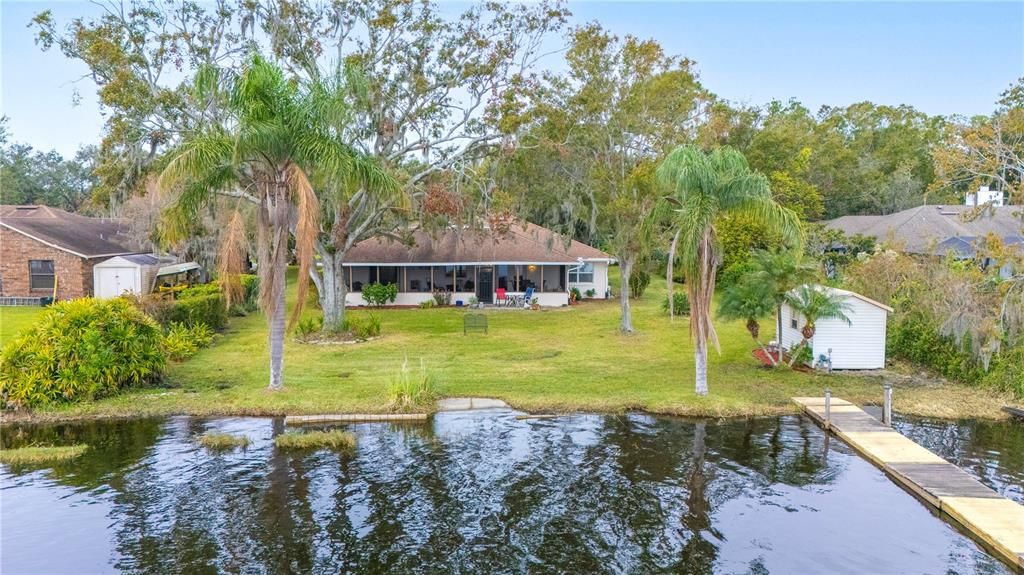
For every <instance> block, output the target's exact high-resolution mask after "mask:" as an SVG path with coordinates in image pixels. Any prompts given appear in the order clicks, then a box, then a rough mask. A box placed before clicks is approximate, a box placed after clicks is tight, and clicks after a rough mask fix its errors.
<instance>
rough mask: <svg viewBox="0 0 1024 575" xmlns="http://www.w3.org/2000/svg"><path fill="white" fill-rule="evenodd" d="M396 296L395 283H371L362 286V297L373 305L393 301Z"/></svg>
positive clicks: (376, 305) (381, 304) (378, 305)
mask: <svg viewBox="0 0 1024 575" xmlns="http://www.w3.org/2000/svg"><path fill="white" fill-rule="evenodd" d="M396 298H398V286H397V285H395V284H380V283H372V284H367V285H365V286H363V299H364V300H366V303H368V304H370V305H372V306H374V307H381V306H383V305H386V304H389V303H394V301H395V299H396Z"/></svg>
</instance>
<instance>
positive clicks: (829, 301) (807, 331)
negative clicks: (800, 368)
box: [786, 285, 851, 366]
mask: <svg viewBox="0 0 1024 575" xmlns="http://www.w3.org/2000/svg"><path fill="white" fill-rule="evenodd" d="M786 301H787V302H789V305H790V306H791V307H792V308H793V310H794V311H796V312H798V313H799V314H800V315H802V316H803V318H804V327H803V328H801V329H800V335H801V336H802V337H803V339H802V340H801V341H800V345H799V346H798V347H797V349H795V350H793V353H792V354H791V355H790V359H789V365H790V366H792V365H793V364H794V363H796V358H797V357H798V356H799V355H800V354H799V352H800V350H802V349H803V348H804V347H806V346H807V342H809V341H810V340H811V338H813V337H814V332H815V329H816V327H815V324H816V323H817V322H819V321H821V320H823V319H839V320H843V321H845V322H846V323H847V324H850V317H849V316H847V315H846V312H848V311H850V309H851V308H850V304H848V303H846V298H845V297H843V296H842V295H840V294H838V293H836V292H834V291H832V290H830V289H828V288H826V287H822V286H818V285H802V286H800V287H799V288H797V289H796V290H794V291H793V292H791V293H789V294H788V295H787V297H786Z"/></svg>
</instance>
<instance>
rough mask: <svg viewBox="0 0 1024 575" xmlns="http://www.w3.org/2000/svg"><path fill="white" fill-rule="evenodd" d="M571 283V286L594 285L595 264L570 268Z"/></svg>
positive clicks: (590, 263) (589, 263)
mask: <svg viewBox="0 0 1024 575" xmlns="http://www.w3.org/2000/svg"><path fill="white" fill-rule="evenodd" d="M569 283H571V284H592V283H594V264H593V262H587V263H584V264H580V265H578V266H573V267H571V268H569Z"/></svg>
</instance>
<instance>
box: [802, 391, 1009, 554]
mask: <svg viewBox="0 0 1024 575" xmlns="http://www.w3.org/2000/svg"><path fill="white" fill-rule="evenodd" d="M793 401H795V402H796V403H797V404H798V405H799V406H800V407H801V408H802V409H803V410H804V412H805V413H807V414H808V415H809V416H811V418H813V419H814V420H815V421H817V422H818V423H819V424H821V425H822V427H825V428H826V429H828V430H830V431H832V432H833V433H834V434H835V435H836V436H838V437H839V438H840V439H842V440H843V441H845V442H846V443H848V444H850V446H851V447H853V448H854V449H856V450H857V451H858V452H860V453H861V454H862V455H863V456H864V457H866V458H867V459H868V460H870V461H871V462H872V463H874V464H875V465H877V466H878V467H880V468H881V469H882V470H883V471H885V472H886V473H887V474H888V475H889V476H890V477H892V478H893V479H894V480H896V481H897V482H898V483H900V484H901V485H903V486H904V487H906V488H907V489H909V490H910V491H911V492H913V493H916V494H917V495H918V496H920V497H921V499H923V500H924V501H927V502H928V503H929V504H931V505H933V506H935V507H936V508H937V509H938V510H939V511H940V512H941V514H942V515H945V516H947V517H950V518H952V519H954V520H956V522H957V523H959V524H960V525H962V526H963V527H964V528H965V529H967V531H969V532H970V533H972V534H973V535H974V536H975V537H977V538H978V539H979V540H980V541H983V542H984V543H985V544H986V545H988V546H989V548H991V549H992V550H993V551H994V552H996V553H997V554H998V555H1000V556H1001V557H1002V558H1003V559H1005V560H1006V561H1008V562H1009V563H1010V564H1011V565H1014V566H1016V567H1017V569H1019V570H1022V571H1024V506H1022V505H1020V504H1019V503H1016V502H1014V501H1011V500H1009V499H1006V498H1005V497H1002V496H1000V495H999V494H998V493H996V492H995V491H992V490H991V489H989V488H988V487H986V486H985V485H983V484H982V483H981V482H980V481H978V480H976V479H974V478H973V477H971V476H970V475H969V474H968V473H967V472H965V471H964V470H962V469H960V468H959V467H957V466H956V465H953V464H952V463H949V462H948V461H946V460H945V459H943V458H941V457H939V456H938V455H935V454H934V453H932V452H931V451H928V450H927V449H925V448H924V447H921V446H920V445H918V444H917V443H914V442H913V441H911V440H910V439H908V438H907V437H905V436H903V435H902V434H900V433H899V432H898V431H896V430H894V429H892V428H891V427H889V426H887V425H884V424H882V422H881V421H879V420H878V419H876V418H874V417H872V416H871V415H868V414H867V413H866V412H865V411H864V410H863V409H861V408H859V407H857V406H856V405H853V404H852V403H850V402H848V401H845V400H842V399H836V398H835V397H833V398H832V401H831V408H830V414H831V417H830V422H829V423H826V421H825V399H824V398H823V397H794V398H793Z"/></svg>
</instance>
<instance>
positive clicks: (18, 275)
mask: <svg viewBox="0 0 1024 575" xmlns="http://www.w3.org/2000/svg"><path fill="white" fill-rule="evenodd" d="M126 230H127V225H126V224H125V223H124V222H123V221H120V220H113V219H109V218H90V217H86V216H82V215H79V214H72V213H69V212H65V211H64V210H60V209H57V208H51V207H48V206H0V296H3V297H49V296H53V295H54V286H56V298H57V299H58V300H65V299H72V298H78V297H84V296H89V295H92V290H93V277H92V268H93V266H94V265H96V264H97V263H99V262H101V261H103V260H106V259H107V258H111V257H114V256H118V255H124V254H133V253H138V251H137V250H134V249H132V247H133V246H132V245H131V242H130V241H129V240H128V237H127V235H126V233H125V232H126Z"/></svg>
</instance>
